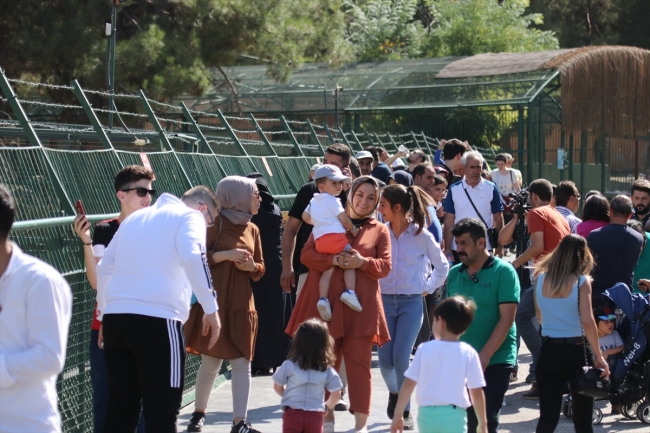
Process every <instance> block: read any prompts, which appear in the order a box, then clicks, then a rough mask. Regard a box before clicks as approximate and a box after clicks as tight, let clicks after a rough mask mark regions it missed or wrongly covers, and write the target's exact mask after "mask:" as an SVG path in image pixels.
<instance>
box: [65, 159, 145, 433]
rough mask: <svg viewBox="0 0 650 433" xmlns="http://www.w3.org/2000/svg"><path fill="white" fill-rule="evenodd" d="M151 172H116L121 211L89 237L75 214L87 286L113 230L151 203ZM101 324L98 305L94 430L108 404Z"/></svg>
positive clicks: (93, 341) (99, 428)
mask: <svg viewBox="0 0 650 433" xmlns="http://www.w3.org/2000/svg"><path fill="white" fill-rule="evenodd" d="M153 179H154V174H153V172H152V171H151V170H148V169H146V168H144V167H142V166H139V165H129V166H127V167H124V168H123V169H122V170H120V171H119V172H118V173H117V175H115V181H114V186H115V195H116V196H117V200H118V201H119V202H120V214H119V216H118V217H117V218H113V219H111V220H106V221H102V222H100V223H98V224H97V225H96V226H95V230H94V233H93V237H92V239H91V238H90V223H89V222H88V219H87V218H86V216H85V215H77V217H76V218H75V220H74V225H73V226H74V231H75V233H77V236H79V238H80V239H81V242H82V244H83V250H84V262H85V265H86V276H87V278H88V283H89V284H90V287H92V288H93V289H95V290H97V263H99V261H100V260H101V258H102V257H103V256H104V251H106V248H107V247H108V244H109V243H110V242H111V240H112V239H113V236H114V235H115V232H117V229H118V228H119V226H120V223H121V222H122V221H124V219H125V218H126V217H128V216H129V215H131V214H132V213H133V212H135V211H137V210H140V209H143V208H146V207H147V206H149V205H150V204H151V199H152V196H153V195H154V194H155V191H154V190H153V189H151V182H152V181H153ZM100 325H101V323H100V322H99V320H97V308H95V309H94V311H93V319H92V322H91V325H90V346H89V348H90V384H91V386H92V390H93V423H94V430H93V431H94V433H102V432H103V431H104V419H105V418H106V410H107V404H108V379H107V377H106V361H105V359H104V351H103V350H102V349H100V348H99V346H98V345H97V339H98V338H99V328H100ZM138 433H144V423H143V422H140V425H139V426H138Z"/></svg>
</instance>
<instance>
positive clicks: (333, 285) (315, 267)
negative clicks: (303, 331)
mask: <svg viewBox="0 0 650 433" xmlns="http://www.w3.org/2000/svg"><path fill="white" fill-rule="evenodd" d="M348 239H349V240H350V245H351V246H352V248H353V249H354V250H356V251H358V252H359V254H361V256H363V257H364V262H363V265H362V266H361V268H359V269H357V273H356V276H357V279H356V287H355V292H356V294H357V297H358V298H359V302H360V303H361V306H362V307H363V310H362V311H361V312H355V311H353V310H351V309H350V308H349V307H347V306H346V305H345V304H344V303H343V302H341V300H340V299H339V298H340V297H341V294H342V293H343V291H344V290H345V283H344V282H343V269H341V268H339V267H338V266H337V267H336V269H335V271H334V274H333V275H332V280H331V282H330V288H329V301H330V305H331V306H332V320H331V321H330V322H328V325H329V330H330V334H331V335H332V337H333V338H334V339H338V338H342V337H349V338H360V337H368V336H372V337H373V343H375V344H378V345H379V346H382V345H383V344H385V343H386V342H388V341H389V340H390V335H389V333H388V326H387V325H386V318H385V316H384V306H383V304H382V301H381V292H380V290H379V279H380V278H385V277H386V276H387V275H388V273H389V272H390V268H391V251H390V235H389V233H388V227H386V226H385V225H384V224H382V223H380V222H378V221H377V220H376V219H374V218H373V219H370V220H368V221H367V222H365V223H364V224H363V225H362V226H361V229H360V231H359V234H358V235H357V236H356V237H354V238H353V237H352V236H351V235H349V234H348ZM300 260H301V261H302V262H303V263H304V264H305V266H307V267H308V268H309V274H308V275H307V279H306V280H305V285H304V286H303V288H302V292H301V293H300V296H299V297H298V302H296V306H295V307H294V310H293V314H292V315H291V320H289V324H288V325H287V329H286V330H285V332H286V333H287V334H289V335H291V336H293V335H294V334H295V333H296V331H297V330H298V327H299V326H300V324H301V323H302V322H304V321H305V320H309V319H311V318H320V315H319V314H318V309H317V308H316V304H317V303H318V299H319V292H318V283H319V282H320V277H321V273H322V272H324V271H326V270H328V269H329V268H331V267H332V266H333V265H332V264H333V262H334V255H332V254H319V253H318V252H317V251H316V244H315V242H314V236H313V235H312V236H310V237H309V240H308V241H307V243H306V244H305V246H304V247H303V249H302V253H301V256H300Z"/></svg>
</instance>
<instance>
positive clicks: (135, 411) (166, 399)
mask: <svg viewBox="0 0 650 433" xmlns="http://www.w3.org/2000/svg"><path fill="white" fill-rule="evenodd" d="M102 327H103V335H104V351H105V356H106V371H107V374H108V412H107V414H106V422H105V423H104V432H105V433H133V432H135V429H136V427H137V425H138V419H139V417H140V408H141V403H142V412H143V414H144V422H145V429H146V431H147V433H171V432H173V433H176V421H177V418H178V413H179V410H180V407H181V400H182V397H183V383H184V372H185V341H184V339H183V325H182V323H181V322H179V321H176V320H169V319H161V318H158V317H150V316H142V315H139V314H106V315H104V319H103V322H102Z"/></svg>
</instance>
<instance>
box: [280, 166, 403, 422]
mask: <svg viewBox="0 0 650 433" xmlns="http://www.w3.org/2000/svg"><path fill="white" fill-rule="evenodd" d="M378 203H379V184H378V182H377V180H376V179H374V178H372V177H370V176H361V177H359V178H357V179H355V181H354V182H353V183H352V187H351V188H350V191H349V192H348V203H347V210H346V212H347V214H348V216H349V217H350V218H351V219H352V222H353V223H354V225H355V226H356V227H359V233H358V234H357V236H356V237H352V236H349V237H348V238H349V241H350V245H351V246H352V250H350V251H348V252H342V253H339V254H336V255H332V254H319V253H318V252H317V251H316V247H315V241H314V237H313V235H312V236H310V238H309V241H307V243H306V244H305V246H304V248H303V250H302V253H301V257H300V259H301V261H302V262H303V263H304V264H305V266H307V267H308V268H309V270H310V271H309V274H308V275H307V279H306V280H305V285H304V287H303V291H302V293H303V295H302V296H299V297H298V301H297V302H296V307H295V309H294V311H293V315H292V316H291V320H290V321H289V325H288V326H287V330H286V332H287V333H288V334H289V335H294V334H295V332H296V331H297V329H298V327H299V326H300V324H301V323H302V322H304V321H305V320H308V319H311V318H314V317H315V318H319V317H320V314H318V310H317V308H316V303H317V301H318V298H319V291H318V283H319V281H320V276H321V273H322V272H324V271H326V270H328V269H329V268H331V267H332V266H337V267H338V268H339V269H336V270H335V271H334V275H333V276H332V280H331V282H330V288H329V301H330V304H331V306H332V320H331V321H330V322H328V326H329V329H330V334H331V335H332V337H333V338H334V340H335V346H334V352H335V355H336V364H335V366H334V367H335V368H336V369H337V370H338V369H339V368H340V366H341V361H342V360H345V369H346V372H347V376H348V395H349V399H350V412H352V413H354V417H355V431H356V432H366V431H367V428H366V425H367V423H368V415H369V414H370V397H371V394H372V380H371V375H370V362H371V357H372V345H373V344H378V345H379V346H381V345H383V344H385V343H386V342H387V341H388V340H389V334H388V327H387V326H386V319H385V317H384V308H383V306H382V302H381V293H380V291H379V279H380V278H385V277H386V276H387V275H388V273H389V272H390V269H391V249H390V235H389V233H388V228H387V227H386V226H385V225H384V224H381V223H380V222H378V221H377V220H376V219H375V217H374V214H375V210H376V209H377V204H378ZM343 269H357V284H356V293H357V296H358V297H359V302H360V303H361V305H363V310H362V311H360V312H356V311H353V310H352V309H350V308H347V307H344V304H343V302H342V301H341V300H340V299H339V298H340V296H341V294H342V293H343V291H344V290H345V284H344V282H343ZM333 431H334V412H332V411H329V412H328V413H327V414H326V416H325V419H324V424H323V432H324V433H328V432H333Z"/></svg>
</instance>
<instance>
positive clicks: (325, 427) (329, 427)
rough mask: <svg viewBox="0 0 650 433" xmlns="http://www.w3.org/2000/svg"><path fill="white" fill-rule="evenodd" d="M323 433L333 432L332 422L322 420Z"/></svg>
mask: <svg viewBox="0 0 650 433" xmlns="http://www.w3.org/2000/svg"><path fill="white" fill-rule="evenodd" d="M323 433H334V423H333V422H324V423H323Z"/></svg>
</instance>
